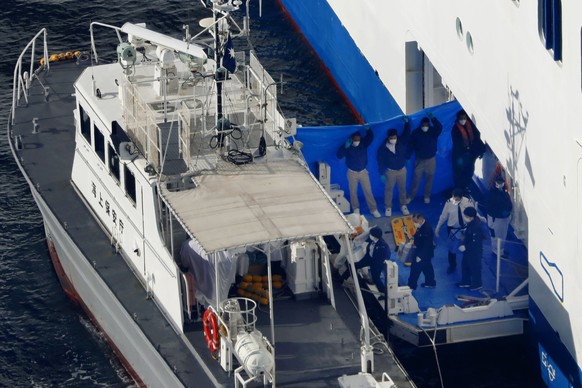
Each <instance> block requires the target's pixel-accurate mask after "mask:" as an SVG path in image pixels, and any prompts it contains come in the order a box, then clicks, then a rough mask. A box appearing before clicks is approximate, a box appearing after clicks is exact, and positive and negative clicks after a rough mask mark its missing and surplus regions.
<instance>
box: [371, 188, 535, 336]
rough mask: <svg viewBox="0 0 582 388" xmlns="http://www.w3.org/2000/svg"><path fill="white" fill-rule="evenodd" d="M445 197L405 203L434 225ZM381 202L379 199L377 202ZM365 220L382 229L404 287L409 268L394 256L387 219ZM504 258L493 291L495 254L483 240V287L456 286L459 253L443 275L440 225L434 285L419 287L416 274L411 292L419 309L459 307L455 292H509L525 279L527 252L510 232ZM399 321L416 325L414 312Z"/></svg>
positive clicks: (396, 214)
mask: <svg viewBox="0 0 582 388" xmlns="http://www.w3.org/2000/svg"><path fill="white" fill-rule="evenodd" d="M448 198H449V196H448V193H446V194H437V195H434V196H433V197H432V198H431V203H430V204H425V203H424V202H423V199H422V197H420V198H416V199H415V200H414V201H412V202H411V203H410V204H409V205H408V209H409V211H410V213H411V214H414V213H417V212H420V213H422V214H423V215H424V216H425V218H426V220H427V222H429V223H430V225H431V226H432V227H433V229H434V227H435V226H436V224H437V222H438V218H439V216H440V214H441V211H442V209H443V206H444V204H445V202H446V200H447V199H448ZM379 203H381V202H379ZM393 211H394V213H393V217H400V216H402V214H401V213H400V212H398V211H397V209H396V208H394V210H393ZM365 216H366V218H367V219H368V221H369V224H370V227H372V226H374V225H377V226H379V227H380V228H382V230H383V231H384V239H385V240H386V241H387V242H388V244H389V246H390V248H391V250H392V255H391V260H393V261H395V262H396V263H398V271H399V272H398V285H399V286H405V285H407V283H408V277H409V275H410V267H407V266H405V265H404V264H403V263H402V262H401V261H400V260H399V258H398V255H397V253H396V249H395V243H394V236H393V234H392V227H391V224H390V220H391V218H389V217H382V218H379V219H375V218H374V217H372V216H371V215H369V214H366V215H365ZM505 252H506V255H505V256H506V257H502V258H501V266H500V273H501V276H500V286H499V292H496V291H495V289H496V271H497V256H495V255H493V254H492V253H491V241H485V243H484V252H483V262H482V278H483V289H481V290H479V291H470V290H469V289H467V288H459V287H456V285H455V284H456V283H458V282H459V281H460V280H461V262H462V254H458V255H457V270H456V272H455V273H451V274H447V268H448V252H447V236H446V228H441V232H440V237H439V238H438V239H437V246H436V248H435V256H434V258H433V260H432V263H433V267H434V270H435V279H436V282H437V286H436V287H435V288H432V289H431V288H422V287H421V286H420V285H421V284H422V283H423V282H424V275H422V274H421V275H420V278H419V280H418V287H417V289H416V290H414V291H413V292H412V295H413V296H414V297H415V298H416V300H417V302H418V305H419V308H420V310H421V311H426V310H427V308H429V307H434V308H439V307H441V306H443V305H450V304H456V305H458V306H463V304H464V303H466V302H464V301H460V300H458V299H457V296H459V295H467V296H471V297H476V298H487V297H491V298H502V297H504V296H506V295H508V294H509V293H510V292H511V291H513V290H514V289H515V288H516V287H517V286H518V285H519V284H521V283H522V282H523V280H525V279H526V278H527V251H526V248H525V247H524V245H523V244H522V243H521V242H520V241H519V240H517V239H516V238H515V237H514V236H513V235H512V233H511V230H510V233H509V234H508V242H507V243H506V245H505ZM526 293H527V288H526V289H524V290H522V291H521V293H520V294H521V295H523V294H526ZM399 318H400V319H401V320H402V321H405V322H408V323H410V324H412V325H415V326H416V323H417V315H416V314H400V315H399Z"/></svg>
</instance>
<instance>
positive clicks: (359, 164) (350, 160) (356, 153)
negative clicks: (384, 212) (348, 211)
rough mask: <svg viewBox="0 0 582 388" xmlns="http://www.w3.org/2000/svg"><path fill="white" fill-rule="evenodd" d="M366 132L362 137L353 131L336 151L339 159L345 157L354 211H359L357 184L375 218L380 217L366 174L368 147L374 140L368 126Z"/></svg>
mask: <svg viewBox="0 0 582 388" xmlns="http://www.w3.org/2000/svg"><path fill="white" fill-rule="evenodd" d="M365 129H366V134H365V135H364V138H362V137H361V136H360V133H359V132H356V133H354V134H353V135H352V136H351V137H350V138H349V139H348V140H346V142H345V144H342V145H341V146H340V148H339V150H338V151H337V157H338V158H339V159H342V158H344V157H345V158H346V165H347V167H348V186H349V189H350V203H351V205H352V211H353V212H354V213H357V214H359V213H360V201H359V200H358V184H360V185H362V191H363V192H364V197H365V198H366V203H367V204H368V209H370V213H372V215H373V216H374V217H376V218H380V217H381V215H380V212H378V207H377V205H376V200H375V199H374V195H373V194H372V187H371V185H370V177H369V176H368V170H366V166H367V165H368V147H369V146H370V144H372V140H374V134H373V133H372V131H371V130H370V127H368V126H366V127H365Z"/></svg>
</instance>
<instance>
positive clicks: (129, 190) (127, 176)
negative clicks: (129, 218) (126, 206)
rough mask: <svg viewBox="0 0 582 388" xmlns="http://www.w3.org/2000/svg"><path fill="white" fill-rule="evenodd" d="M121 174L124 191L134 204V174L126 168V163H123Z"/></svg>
mask: <svg viewBox="0 0 582 388" xmlns="http://www.w3.org/2000/svg"><path fill="white" fill-rule="evenodd" d="M123 176H124V183H125V193H126V194H127V196H128V197H129V198H130V199H131V200H132V202H133V204H134V206H135V198H136V197H135V193H136V189H135V184H136V183H135V176H134V175H133V173H132V172H131V171H129V168H127V164H124V165H123Z"/></svg>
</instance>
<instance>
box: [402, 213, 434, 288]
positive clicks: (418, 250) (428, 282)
mask: <svg viewBox="0 0 582 388" xmlns="http://www.w3.org/2000/svg"><path fill="white" fill-rule="evenodd" d="M412 220H413V221H414V226H415V227H416V232H415V233H414V248H415V255H416V257H415V258H414V259H413V260H412V266H411V267H410V276H409V277H408V287H410V289H412V290H416V285H417V282H418V278H419V276H420V274H421V273H422V274H424V283H422V284H421V285H420V286H421V287H424V288H434V287H436V281H435V278H434V268H433V266H432V258H433V256H434V232H433V230H432V227H431V226H430V225H429V223H428V222H426V220H425V219H424V216H423V215H422V214H420V213H418V214H415V215H414V217H413V218H412Z"/></svg>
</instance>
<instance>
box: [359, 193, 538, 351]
mask: <svg viewBox="0 0 582 388" xmlns="http://www.w3.org/2000/svg"><path fill="white" fill-rule="evenodd" d="M447 199H448V195H445V194H442V195H441V194H439V195H435V196H433V197H432V198H431V202H430V204H425V203H424V202H423V198H422V197H420V198H417V199H415V200H414V201H412V202H411V203H410V204H409V205H408V209H409V211H410V213H411V214H414V213H416V212H420V213H422V214H423V215H424V216H425V218H426V220H427V222H429V223H430V224H431V225H432V226H433V228H434V226H435V225H436V223H437V221H438V217H439V215H440V213H441V211H442V208H443V206H444V202H445V201H446V200H447ZM364 216H365V217H366V218H367V220H368V222H369V227H370V228H371V227H373V226H378V227H380V228H381V229H382V231H383V232H384V234H383V237H384V239H385V241H386V242H387V243H388V245H389V246H390V248H391V257H390V262H389V263H388V265H387V273H388V285H387V298H386V299H384V298H380V296H381V295H382V294H381V292H379V291H378V290H377V288H376V287H375V286H374V285H373V284H369V283H366V285H365V288H367V289H368V291H367V292H369V293H372V294H373V295H374V296H375V297H376V300H377V302H378V305H379V306H380V307H381V308H382V309H383V311H384V313H385V314H386V317H387V319H388V321H389V324H388V325H389V335H391V336H395V337H398V338H401V339H403V340H405V341H406V342H408V343H410V344H413V345H416V346H431V345H433V343H434V344H435V345H438V344H449V343H458V342H465V341H473V340H481V339H488V338H496V337H504V336H511V335H519V334H522V333H523V330H524V322H525V321H526V320H527V319H528V314H527V307H528V296H527V251H526V248H525V246H524V245H523V244H522V243H521V242H520V241H519V240H517V239H516V238H515V237H514V236H513V235H511V233H510V235H511V236H510V238H508V240H507V241H506V243H505V254H504V255H503V257H502V256H499V257H498V256H496V255H493V254H492V251H491V240H487V241H485V242H484V248H483V251H484V252H483V262H482V278H483V288H482V289H481V290H478V291H471V290H470V289H468V288H459V287H457V286H456V283H458V282H459V281H460V279H461V272H460V271H461V262H462V254H458V255H457V270H456V272H454V273H451V274H448V273H447V268H448V251H447V243H446V239H447V236H446V233H443V231H442V230H441V234H440V237H439V238H438V239H437V246H436V248H435V256H434V258H433V260H432V264H433V267H434V270H435V279H436V283H437V285H436V287H435V288H423V287H421V284H422V283H423V281H424V276H423V275H421V276H420V278H419V280H418V287H417V289H416V290H411V289H410V288H409V287H408V286H407V283H408V277H409V275H410V266H407V265H405V263H404V262H403V261H402V259H401V257H399V255H398V253H397V249H396V246H395V243H394V240H395V239H394V231H393V229H392V220H393V219H394V218H398V217H402V214H401V213H399V212H398V211H394V213H393V216H392V217H382V218H378V219H376V218H374V217H373V216H371V215H370V214H364ZM364 282H365V280H364Z"/></svg>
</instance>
